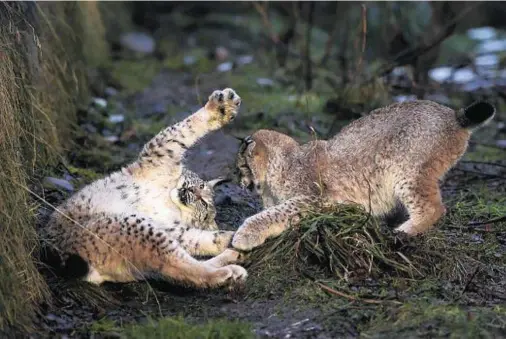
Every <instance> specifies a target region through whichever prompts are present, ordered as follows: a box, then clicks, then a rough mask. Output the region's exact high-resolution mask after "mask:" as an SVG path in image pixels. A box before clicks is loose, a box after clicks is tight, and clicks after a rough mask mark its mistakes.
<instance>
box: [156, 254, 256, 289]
mask: <svg viewBox="0 0 506 339" xmlns="http://www.w3.org/2000/svg"><path fill="white" fill-rule="evenodd" d="M166 259H168V260H167V261H166V262H165V264H164V265H163V267H162V268H161V273H162V274H163V275H164V276H168V277H170V278H171V279H174V280H176V281H180V282H183V283H190V284H191V285H193V286H196V287H219V286H224V285H229V284H233V283H237V282H242V281H244V280H245V279H246V277H247V272H246V270H245V269H244V268H243V267H241V266H237V265H227V266H224V267H216V266H213V265H209V264H208V263H206V262H205V261H204V262H202V261H198V260H196V259H195V258H193V257H192V256H190V254H188V252H186V251H185V250H184V249H183V248H182V247H179V248H178V249H176V250H175V251H174V252H173V253H171V254H169V255H168V256H167V258H166Z"/></svg>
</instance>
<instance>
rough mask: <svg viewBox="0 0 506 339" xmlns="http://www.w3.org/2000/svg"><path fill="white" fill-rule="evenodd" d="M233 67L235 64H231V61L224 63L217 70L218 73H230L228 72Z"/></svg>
mask: <svg viewBox="0 0 506 339" xmlns="http://www.w3.org/2000/svg"><path fill="white" fill-rule="evenodd" d="M233 66H234V65H233V63H231V62H230V61H229V62H224V63H221V64H219V65H218V67H217V68H216V70H217V71H218V72H228V71H230V70H232V67H233Z"/></svg>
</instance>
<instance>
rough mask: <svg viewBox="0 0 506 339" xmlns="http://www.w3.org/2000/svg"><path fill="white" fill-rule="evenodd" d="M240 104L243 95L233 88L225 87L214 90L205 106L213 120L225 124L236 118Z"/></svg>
mask: <svg viewBox="0 0 506 339" xmlns="http://www.w3.org/2000/svg"><path fill="white" fill-rule="evenodd" d="M240 105H241V97H240V96H239V95H237V93H236V92H235V91H234V90H233V89H231V88H225V89H224V90H222V91H214V92H213V94H211V95H210V96H209V101H208V102H207V104H206V106H205V108H206V110H207V111H208V112H209V113H210V115H211V122H218V123H219V124H220V125H225V124H227V123H229V122H231V121H232V120H234V119H235V117H236V116H237V112H238V111H239V106H240Z"/></svg>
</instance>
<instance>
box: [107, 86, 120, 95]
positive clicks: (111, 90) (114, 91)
mask: <svg viewBox="0 0 506 339" xmlns="http://www.w3.org/2000/svg"><path fill="white" fill-rule="evenodd" d="M104 94H105V96H106V97H114V96H116V95H118V90H117V89H116V88H114V87H106V88H105V90H104Z"/></svg>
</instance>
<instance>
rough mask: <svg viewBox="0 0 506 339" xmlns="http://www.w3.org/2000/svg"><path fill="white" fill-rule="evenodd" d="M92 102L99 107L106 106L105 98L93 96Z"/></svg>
mask: <svg viewBox="0 0 506 339" xmlns="http://www.w3.org/2000/svg"><path fill="white" fill-rule="evenodd" d="M93 104H94V105H96V106H98V107H99V108H106V107H107V100H105V99H104V98H93Z"/></svg>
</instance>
